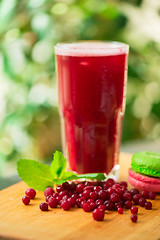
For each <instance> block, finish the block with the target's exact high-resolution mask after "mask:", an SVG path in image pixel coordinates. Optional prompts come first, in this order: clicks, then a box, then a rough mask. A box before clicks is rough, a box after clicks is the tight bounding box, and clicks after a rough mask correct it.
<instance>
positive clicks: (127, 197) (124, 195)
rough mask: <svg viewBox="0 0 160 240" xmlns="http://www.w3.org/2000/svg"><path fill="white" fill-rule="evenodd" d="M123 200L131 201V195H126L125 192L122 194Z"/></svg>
mask: <svg viewBox="0 0 160 240" xmlns="http://www.w3.org/2000/svg"><path fill="white" fill-rule="evenodd" d="M123 199H124V200H125V201H127V200H128V201H132V195H131V194H130V193H128V192H125V193H124V194H123Z"/></svg>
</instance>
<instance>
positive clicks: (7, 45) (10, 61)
mask: <svg viewBox="0 0 160 240" xmlns="http://www.w3.org/2000/svg"><path fill="white" fill-rule="evenodd" d="M88 39H93V40H116V41H121V42H126V43H128V44H129V45H130V55H129V69H128V87H127V103H126V113H125V118H124V126H123V138H122V142H123V146H125V144H127V143H130V142H136V141H137V142H138V143H139V141H150V142H153V141H155V140H156V139H157V140H158V139H159V137H160V1H159V0H153V1H151V0H119V1H118V0H117V1H116V0H114V1H109V0H57V1H56V0H52V1H50V0H21V1H19V0H1V1H0V174H1V175H7V174H9V173H10V171H11V169H13V168H14V169H15V167H14V166H15V163H16V161H17V160H18V159H19V158H21V157H23V158H25V157H26V158H31V159H38V160H40V161H41V160H45V161H51V159H52V154H53V152H54V151H55V150H61V136H60V121H59V115H58V108H57V91H56V76H55V60H54V45H55V44H56V43H57V42H60V41H75V40H88ZM156 144H157V142H156ZM138 145H139V144H138ZM156 146H157V149H160V142H158V145H156ZM124 150H125V148H124ZM12 167H13V168H12Z"/></svg>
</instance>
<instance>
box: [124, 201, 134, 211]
mask: <svg viewBox="0 0 160 240" xmlns="http://www.w3.org/2000/svg"><path fill="white" fill-rule="evenodd" d="M124 206H125V208H126V209H130V208H131V207H132V202H131V201H126V202H125V203H124Z"/></svg>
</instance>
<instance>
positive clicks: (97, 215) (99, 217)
mask: <svg viewBox="0 0 160 240" xmlns="http://www.w3.org/2000/svg"><path fill="white" fill-rule="evenodd" d="M93 219H94V220H96V221H103V219H104V211H103V210H101V209H98V208H96V209H95V210H94V211H93Z"/></svg>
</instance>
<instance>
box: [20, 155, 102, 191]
mask: <svg viewBox="0 0 160 240" xmlns="http://www.w3.org/2000/svg"><path fill="white" fill-rule="evenodd" d="M66 165H67V162H66V159H65V157H64V156H63V154H62V153H61V152H59V151H56V152H55V153H54V155H53V161H52V163H51V166H48V165H46V164H43V163H39V162H37V161H35V160H28V159H20V160H19V161H18V162H17V171H18V174H19V176H20V177H21V179H22V180H23V181H24V182H25V183H26V184H27V185H28V186H29V187H31V188H34V189H35V190H39V191H44V190H45V189H46V188H47V187H53V186H54V184H62V183H63V182H66V181H70V180H77V179H83V178H85V179H91V180H98V181H101V180H104V179H105V175H104V174H103V173H88V174H76V173H74V172H70V171H66Z"/></svg>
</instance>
